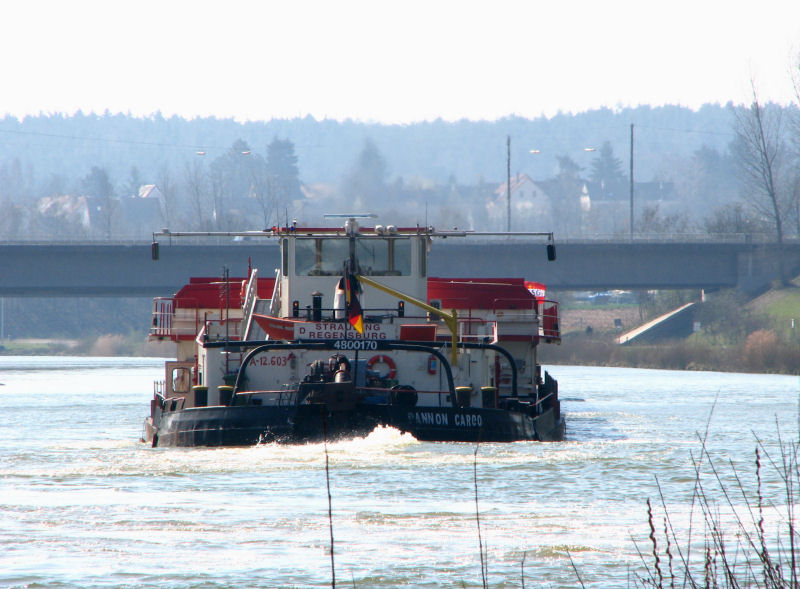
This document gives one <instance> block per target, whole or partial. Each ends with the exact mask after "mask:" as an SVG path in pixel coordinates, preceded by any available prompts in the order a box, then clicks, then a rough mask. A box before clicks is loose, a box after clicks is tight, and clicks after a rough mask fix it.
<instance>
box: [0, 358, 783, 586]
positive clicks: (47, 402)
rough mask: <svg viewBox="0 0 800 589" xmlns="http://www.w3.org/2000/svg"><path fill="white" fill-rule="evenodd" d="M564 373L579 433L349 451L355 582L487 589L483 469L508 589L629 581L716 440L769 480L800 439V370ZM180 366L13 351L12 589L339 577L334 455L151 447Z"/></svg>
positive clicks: (8, 391)
mask: <svg viewBox="0 0 800 589" xmlns="http://www.w3.org/2000/svg"><path fill="white" fill-rule="evenodd" d="M548 370H549V371H550V372H551V374H552V375H553V376H554V377H556V378H557V379H558V380H559V385H560V386H559V388H560V391H561V397H562V399H563V401H562V407H563V410H564V411H565V412H566V414H567V428H568V429H567V435H568V440H567V441H565V442H563V443H550V444H541V443H531V442H524V443H514V444H483V445H480V446H479V447H478V452H477V458H476V456H475V446H474V445H471V444H452V443H421V442H417V441H415V440H414V439H413V438H411V437H410V436H408V435H401V434H400V433H399V432H397V431H394V430H379V431H376V432H373V433H372V434H371V435H370V436H368V437H367V438H365V439H358V440H352V441H345V442H338V443H333V444H329V445H328V459H329V466H330V468H329V473H330V486H331V496H332V522H333V534H334V542H335V550H334V556H335V575H336V584H337V586H341V587H362V588H369V587H480V586H481V563H480V555H479V548H478V544H479V536H478V531H477V523H476V504H475V489H476V485H475V482H474V479H473V476H474V469H476V470H477V490H478V506H479V514H480V526H481V533H480V541H481V542H482V543H483V545H484V546H485V548H486V567H487V581H488V585H489V586H490V587H521V586H522V584H523V575H524V584H525V587H553V588H557V587H575V586H578V585H579V581H578V575H580V580H581V581H582V582H583V583H584V584H585V586H587V587H630V586H633V583H632V580H631V579H632V578H633V575H635V574H637V573H641V564H640V560H639V557H638V556H637V552H636V551H637V548H636V545H635V542H636V543H639V545H640V548H641V547H643V551H644V552H647V551H648V550H649V544H648V543H647V535H648V533H649V527H648V518H647V507H646V504H645V502H646V500H647V499H648V498H650V499H651V500H652V501H654V502H656V503H657V502H658V497H659V489H658V486H657V482H656V481H658V484H660V487H661V492H662V493H663V495H664V497H665V499H666V502H667V506H668V509H669V512H670V514H671V518H672V520H671V521H672V522H673V525H674V526H675V527H676V528H678V533H679V534H681V530H686V529H687V526H688V522H689V515H690V512H691V509H690V505H691V501H692V490H693V487H694V479H695V474H694V468H693V464H692V456H699V449H700V442H699V441H698V435H697V434H698V432H700V433H702V432H703V431H705V430H706V428H708V437H707V446H708V448H709V449H710V452H711V454H712V456H713V457H715V458H718V459H719V460H720V464H724V463H726V461H728V460H730V461H732V463H733V465H734V466H735V467H736V468H737V469H738V470H739V472H740V473H743V474H742V476H743V477H744V478H749V479H752V478H753V477H752V473H753V470H754V466H753V461H754V458H753V456H754V453H753V452H754V448H755V446H756V438H755V436H758V437H759V438H761V439H762V440H763V443H764V445H765V447H767V448H772V449H773V450H774V449H775V444H776V443H777V437H778V432H779V431H780V434H781V435H782V436H784V438H785V439H796V437H797V421H798V419H797V416H798V379H797V377H790V376H771V375H746V374H721V373H704V372H672V371H656V370H635V369H620V368H587V367H577V366H553V367H549V368H548ZM162 377H163V370H162V362H161V361H160V360H153V359H133V358H69V357H64V358H61V357H59V358H39V357H37V358H27V357H26V358H21V357H0V383H2V386H0V402H1V403H2V408H0V587H198V588H200V587H202V588H212V587H242V588H244V587H330V586H331V558H330V552H329V549H330V529H329V521H330V520H329V518H328V499H327V491H326V476H325V447H324V445H323V444H310V445H304V446H278V445H264V446H258V447H252V448H237V449H168V448H167V449H162V448H157V449H153V448H150V447H149V446H147V445H145V444H142V443H140V442H139V437H140V435H141V430H142V422H143V419H144V417H145V415H146V414H147V413H148V411H149V400H150V398H151V393H152V382H153V381H154V380H156V379H159V378H162ZM728 468H729V469H730V468H732V467H730V466H728ZM722 470H725V468H723V469H722ZM765 470H766V469H765ZM723 476H725V475H724V474H723ZM763 476H764V478H765V491H764V493H765V494H769V493H773V494H774V500H775V501H776V502H778V503H780V502H781V501H782V499H781V493H780V491H781V489H780V485H779V484H777V483H776V482H775V480H771V479H770V476H771V475H769V474H768V473H766V472H765V473H764V475H763ZM772 479H775V477H772ZM708 492H709V493H710V494H712V495H714V494H715V493H717V491H714V490H713V489H711V488H710V486H709V489H708ZM717 494H718V493H717ZM660 517H662V516H660ZM695 517H696V516H695ZM657 521H658V520H657ZM673 550H674V548H673ZM570 557H571V558H572V560H573V561H574V566H575V569H577V573H576V572H575V570H573V567H572V565H571V564H570V560H569V558H570Z"/></svg>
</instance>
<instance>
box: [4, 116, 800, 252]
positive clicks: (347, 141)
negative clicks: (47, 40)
mask: <svg viewBox="0 0 800 589" xmlns="http://www.w3.org/2000/svg"><path fill="white" fill-rule="evenodd" d="M756 106H758V108H759V109H762V110H763V113H764V115H765V117H764V118H763V119H762V122H764V121H766V122H767V123H768V124H769V125H772V126H771V127H769V128H768V129H767V130H766V131H767V133H768V134H769V133H773V132H774V133H775V136H774V137H772V136H771V138H770V140H774V141H776V142H778V143H779V149H780V152H779V154H778V155H779V159H780V161H775V166H774V168H775V169H774V171H775V174H776V177H775V186H774V187H773V188H774V191H773V192H774V193H775V194H772V195H770V194H769V190H770V189H769V187H767V188H766V189H764V187H763V186H761V185H759V184H758V182H757V181H756V182H754V181H753V178H752V174H751V172H752V170H748V166H749V165H750V164H752V163H753V161H754V158H756V157H757V154H754V153H753V152H752V149H750V147H752V146H749V145H748V124H749V123H750V122H752V120H754V119H755V118H756V117H754V116H753V113H754V112H760V111H753V109H749V110H748V109H747V108H742V107H734V106H732V105H730V104H729V105H719V104H714V105H705V106H703V107H702V108H700V109H699V110H697V111H694V110H691V109H687V108H683V107H678V106H664V107H658V108H651V107H646V106H643V107H637V108H633V109H630V108H629V109H620V110H610V109H599V110H593V111H589V112H585V113H580V114H559V115H557V116H555V117H552V118H537V119H533V120H531V119H524V118H518V117H507V118H504V119H501V120H497V121H478V122H475V121H466V120H464V121H458V122H445V121H441V120H437V121H433V122H422V123H415V124H408V125H382V124H377V123H374V124H373V123H362V122H354V121H333V120H322V121H317V120H315V119H313V118H312V117H306V118H301V119H292V120H271V121H267V122H245V123H240V122H236V121H234V120H230V119H216V118H203V119H192V120H186V119H183V118H180V117H171V118H164V117H162V116H160V115H158V114H157V115H154V116H151V117H148V118H136V117H132V116H129V115H124V114H111V113H105V114H102V115H97V114H84V113H77V114H74V115H69V116H67V115H62V114H41V115H39V116H34V117H26V118H24V119H23V120H18V119H16V118H13V117H6V118H4V119H0V210H2V214H0V239H2V240H33V239H36V240H41V239H59V240H62V239H131V238H135V239H144V238H146V237H147V236H148V235H149V234H150V233H151V232H152V231H156V230H159V229H161V228H162V227H167V226H168V227H170V228H172V229H224V230H232V229H239V230H242V229H263V228H264V227H269V226H271V225H275V224H282V223H285V222H286V221H287V220H291V219H297V220H298V222H301V223H303V222H306V223H318V222H320V220H321V218H322V215H323V214H324V213H336V212H362V211H363V212H373V213H378V214H380V215H381V218H380V222H382V223H398V224H399V223H419V224H431V225H436V226H439V227H443V226H459V227H460V228H466V229H476V230H487V229H491V230H495V229H505V226H506V223H509V224H510V223H511V219H508V218H506V217H505V215H506V213H505V212H504V211H505V206H504V205H503V203H505V201H506V198H507V195H506V188H505V182H506V177H507V173H508V168H507V165H508V161H509V158H508V152H507V147H508V141H509V139H510V172H511V175H512V177H513V179H514V180H513V182H512V186H513V187H514V188H515V190H516V189H519V190H520V192H519V194H516V193H515V194H514V195H513V197H514V199H515V201H516V202H515V204H516V206H517V208H515V209H514V214H513V217H514V222H515V223H516V224H517V226H515V227H514V229H516V230H521V229H523V228H530V229H532V230H556V231H559V232H560V233H561V234H562V235H565V236H574V237H586V236H592V235H598V234H620V233H623V232H624V231H625V230H626V228H627V215H628V204H627V202H628V190H629V188H628V185H629V170H630V157H631V146H632V145H633V166H634V179H635V182H636V184H635V188H636V190H635V191H636V193H637V194H638V195H639V198H640V199H641V200H637V203H636V204H637V209H636V218H637V221H636V223H637V227H636V230H637V233H641V234H649V233H682V232H683V233H686V232H709V231H712V232H720V233H721V232H729V233H736V232H766V233H770V232H774V231H776V229H777V231H778V232H779V233H780V232H782V233H783V235H784V236H788V235H796V234H799V233H800V205H798V201H800V180H799V179H798V178H800V174H799V173H798V172H797V170H798V169H799V168H800V166H798V165H797V163H798V162H799V161H800V157H798V154H799V153H800V151H798V149H797V148H798V147H800V141H799V140H798V138H800V130H799V128H798V126H797V124H796V123H797V116H798V111H797V108H796V107H794V106H792V107H778V106H775V105H766V106H763V105H756ZM631 125H633V138H632V136H631ZM775 126H777V130H776V129H775V128H774V127H775ZM762 131H764V129H763V128H762ZM767 155H769V154H767ZM778 168H780V169H778ZM792 169H793V170H794V176H792V175H791V174H790V172H789V170H792ZM778 176H780V177H778ZM526 182H527V183H528V184H529V185H530V190H527V192H526V190H525V189H524V186H525V184H526ZM793 182H794V185H793V184H792V183H793ZM765 190H766V192H765ZM777 192H780V194H777ZM770 199H772V201H774V202H773V204H774V205H775V206H774V207H773V211H772V212H770V210H769V209H770V207H769V204H770ZM520 207H521V208H520ZM779 209H780V210H779ZM601 213H602V214H601ZM544 219H547V222H548V224H549V225H550V227H542V226H541V225H542V224H543V223H544ZM776 221H780V222H779V223H778V224H777V225H776Z"/></svg>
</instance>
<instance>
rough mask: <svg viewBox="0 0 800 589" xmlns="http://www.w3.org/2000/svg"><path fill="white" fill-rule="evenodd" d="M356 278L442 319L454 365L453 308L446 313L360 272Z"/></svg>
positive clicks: (455, 328) (455, 330)
mask: <svg viewBox="0 0 800 589" xmlns="http://www.w3.org/2000/svg"><path fill="white" fill-rule="evenodd" d="M356 278H357V279H358V281H359V282H362V283H364V284H368V285H369V286H371V287H373V288H377V289H378V290H381V291H383V292H385V293H386V294H390V295H392V296H394V297H397V298H398V299H401V300H404V301H406V302H407V303H411V304H412V305H414V306H417V307H419V308H420V309H424V310H425V311H428V313H433V314H434V315H438V316H439V317H441V318H442V319H443V320H444V322H445V324H446V325H447V327H448V329H450V335H451V338H452V349H451V358H452V359H453V362H452V364H454V365H455V363H456V362H457V361H458V315H457V314H456V310H455V309H453V310H452V311H450V313H448V312H447V311H442V310H441V309H437V308H436V307H433V306H431V305H429V304H428V303H425V302H423V301H420V300H419V299H415V298H414V297H410V296H408V295H407V294H404V293H402V292H400V291H399V290H395V289H393V288H389V287H388V286H386V285H384V284H381V283H380V282H375V281H374V280H372V279H371V278H367V277H366V276H361V275H360V274H357V275H356Z"/></svg>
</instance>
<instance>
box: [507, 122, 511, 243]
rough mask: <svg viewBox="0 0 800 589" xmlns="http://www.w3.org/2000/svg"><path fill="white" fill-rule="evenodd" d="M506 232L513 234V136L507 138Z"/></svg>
mask: <svg viewBox="0 0 800 589" xmlns="http://www.w3.org/2000/svg"><path fill="white" fill-rule="evenodd" d="M506 214H507V218H508V222H507V223H506V231H508V232H509V233H511V135H507V136H506Z"/></svg>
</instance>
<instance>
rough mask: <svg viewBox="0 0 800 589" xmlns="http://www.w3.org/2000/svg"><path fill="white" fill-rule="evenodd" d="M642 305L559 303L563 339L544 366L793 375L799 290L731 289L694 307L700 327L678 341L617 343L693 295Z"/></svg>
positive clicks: (797, 363) (798, 367)
mask: <svg viewBox="0 0 800 589" xmlns="http://www.w3.org/2000/svg"><path fill="white" fill-rule="evenodd" d="M661 296H662V298H663V300H658V299H656V300H650V301H648V303H647V305H643V306H641V305H640V306H639V307H638V308H637V307H632V306H630V305H628V306H625V307H619V308H613V307H608V306H598V307H595V308H585V307H577V308H570V307H569V306H566V307H565V308H564V309H563V311H562V319H561V325H562V331H563V341H562V344H561V345H560V346H546V347H544V349H543V350H542V359H543V361H544V362H545V363H547V364H578V365H592V366H627V367H638V368H662V369H670V370H718V371H726V372H768V373H784V374H798V371H800V288H798V286H797V284H795V285H792V286H790V287H788V288H780V289H773V290H770V291H769V292H767V293H765V294H763V295H761V296H759V297H757V298H755V299H752V300H748V299H746V298H744V297H743V296H742V295H741V294H740V293H737V292H736V291H733V290H731V291H723V292H718V293H714V294H713V295H712V296H710V297H709V298H708V299H707V300H706V302H704V303H702V305H700V306H699V308H698V309H697V311H696V313H695V316H694V320H695V321H696V322H697V324H698V325H699V327H700V328H699V330H698V331H697V332H695V333H694V334H692V335H691V336H689V337H687V338H685V339H675V340H666V341H659V342H657V343H635V342H632V343H631V344H628V345H624V346H620V345H618V344H617V343H616V338H617V337H619V335H620V334H621V333H622V332H623V331H627V330H629V329H632V328H633V327H636V326H637V325H640V324H642V323H645V322H646V321H649V320H650V319H652V318H654V317H656V316H658V315H660V314H661V313H664V312H666V311H668V310H671V309H673V308H676V307H677V306H679V305H681V304H683V303H685V302H688V301H689V300H692V298H691V294H690V293H664V294H663V295H661Z"/></svg>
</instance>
